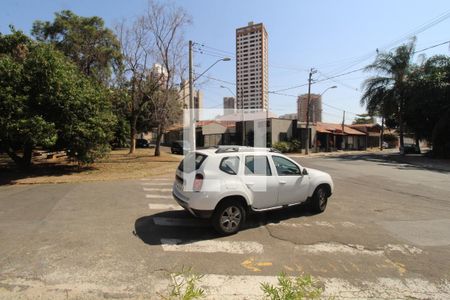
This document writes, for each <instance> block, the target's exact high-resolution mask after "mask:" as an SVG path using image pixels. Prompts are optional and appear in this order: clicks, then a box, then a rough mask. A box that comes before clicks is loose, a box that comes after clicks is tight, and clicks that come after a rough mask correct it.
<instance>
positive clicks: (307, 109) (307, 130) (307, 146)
mask: <svg viewBox="0 0 450 300" xmlns="http://www.w3.org/2000/svg"><path fill="white" fill-rule="evenodd" d="M316 72H317V71H316V70H314V68H311V70H310V71H309V78H308V100H307V103H306V104H307V105H306V147H305V154H306V155H307V154H309V139H310V137H309V114H310V109H311V83H312V75H313V74H314V73H316Z"/></svg>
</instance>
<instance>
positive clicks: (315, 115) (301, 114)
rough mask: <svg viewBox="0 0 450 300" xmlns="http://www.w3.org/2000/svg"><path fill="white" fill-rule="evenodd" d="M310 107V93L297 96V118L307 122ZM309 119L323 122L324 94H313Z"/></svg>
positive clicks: (314, 121)
mask: <svg viewBox="0 0 450 300" xmlns="http://www.w3.org/2000/svg"><path fill="white" fill-rule="evenodd" d="M307 109H308V94H304V95H300V96H298V98H297V118H298V120H299V121H300V122H306V111H307ZM309 121H310V122H313V123H317V122H322V96H320V95H318V94H311V107H310V111H309Z"/></svg>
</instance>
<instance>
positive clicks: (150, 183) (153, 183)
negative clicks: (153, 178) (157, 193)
mask: <svg viewBox="0 0 450 300" xmlns="http://www.w3.org/2000/svg"><path fill="white" fill-rule="evenodd" d="M142 185H154V186H172V182H167V183H166V182H143V183H142Z"/></svg>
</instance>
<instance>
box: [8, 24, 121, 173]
mask: <svg viewBox="0 0 450 300" xmlns="http://www.w3.org/2000/svg"><path fill="white" fill-rule="evenodd" d="M11 41H15V43H16V45H15V46H14V44H13V43H12V42H11ZM23 41H25V42H26V43H25V44H23ZM5 45H6V46H5ZM18 48H20V49H25V48H26V49H27V50H26V51H23V52H21V54H20V55H17V52H15V49H18ZM0 49H3V51H4V52H2V53H0V78H1V79H0V112H1V114H0V146H1V147H2V149H3V150H4V151H6V152H7V153H8V154H9V155H10V156H11V157H12V158H13V159H14V160H15V161H16V162H17V163H19V164H23V165H25V166H26V165H28V164H29V163H30V159H31V151H32V149H33V148H36V147H43V148H47V149H48V148H52V149H53V150H67V153H68V154H69V156H71V157H72V158H74V159H76V160H77V161H79V162H81V163H90V162H93V161H94V160H95V159H96V158H98V157H101V156H103V155H104V154H105V153H106V152H107V151H108V147H109V145H108V142H109V141H110V140H111V138H112V131H111V128H112V127H113V126H114V124H115V117H114V115H113V114H112V113H111V104H110V102H109V101H108V98H107V97H108V93H107V91H106V90H105V89H104V88H103V87H102V86H100V85H98V84H96V83H94V82H92V81H91V80H90V79H88V78H86V77H85V76H84V75H83V74H81V72H80V71H79V70H78V69H77V68H76V66H74V65H73V64H72V63H71V62H70V61H68V59H67V58H66V57H65V56H64V55H63V54H62V53H60V52H59V51H56V50H55V49H54V48H53V46H51V45H46V44H42V43H39V42H31V41H30V40H29V39H28V40H27V39H25V38H24V37H23V34H22V36H20V34H18V33H17V32H13V33H12V34H11V35H6V36H0ZM20 149H24V156H23V158H22V160H20V159H19V158H18V155H17V152H18V151H19V150H20ZM19 152H20V151H19Z"/></svg>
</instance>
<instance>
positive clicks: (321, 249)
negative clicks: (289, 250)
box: [295, 243, 423, 256]
mask: <svg viewBox="0 0 450 300" xmlns="http://www.w3.org/2000/svg"><path fill="white" fill-rule="evenodd" d="M295 249H296V250H300V251H305V252H308V253H313V254H318V253H339V254H350V255H360V254H363V255H375V256H380V255H385V254H386V253H389V252H400V253H402V254H404V255H416V254H421V253H422V252H423V250H422V249H419V248H417V247H414V246H409V245H393V244H388V245H385V246H384V247H377V248H376V249H366V248H365V247H364V246H363V245H356V244H348V245H345V244H338V243H317V244H314V245H298V246H295Z"/></svg>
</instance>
